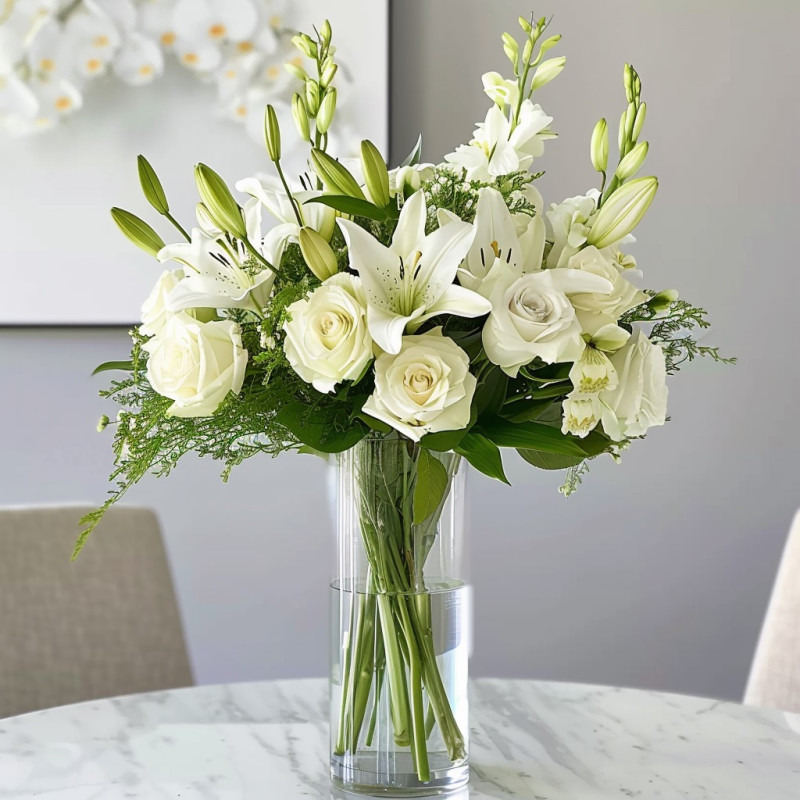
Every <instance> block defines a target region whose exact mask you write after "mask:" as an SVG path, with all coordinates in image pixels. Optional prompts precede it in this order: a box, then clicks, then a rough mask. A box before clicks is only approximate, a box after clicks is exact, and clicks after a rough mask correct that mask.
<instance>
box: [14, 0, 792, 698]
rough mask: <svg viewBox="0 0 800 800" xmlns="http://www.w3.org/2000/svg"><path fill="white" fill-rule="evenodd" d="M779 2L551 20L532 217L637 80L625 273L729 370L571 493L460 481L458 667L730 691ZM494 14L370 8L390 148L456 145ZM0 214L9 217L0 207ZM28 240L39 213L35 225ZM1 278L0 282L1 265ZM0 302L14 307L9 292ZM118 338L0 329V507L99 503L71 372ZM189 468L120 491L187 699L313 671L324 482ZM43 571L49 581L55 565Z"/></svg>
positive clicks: (755, 414)
mask: <svg viewBox="0 0 800 800" xmlns="http://www.w3.org/2000/svg"><path fill="white" fill-rule="evenodd" d="M793 6H794V4H790V3H789V2H787V3H785V4H779V3H777V2H775V3H770V2H763V1H762V2H760V3H758V4H755V3H750V4H745V3H743V2H741V0H739V2H737V3H736V4H730V3H725V4H723V3H722V2H712V1H711V0H704V1H703V2H699V1H698V0H693V1H692V2H689V0H680V1H679V2H676V0H673V1H672V2H670V3H655V2H641V0H636V2H634V0H627V1H626V2H623V1H622V0H613V1H612V2H609V1H607V2H603V3H596V2H590V0H581V1H580V2H570V3H568V4H567V3H564V2H562V3H558V4H553V3H551V5H550V7H549V8H544V7H543V8H542V9H541V13H546V12H554V13H555V20H554V23H553V29H554V30H556V31H560V32H562V33H563V34H564V42H563V46H562V48H561V52H563V53H564V54H566V55H567V56H568V68H567V71H566V72H565V73H564V74H563V75H562V76H561V77H560V78H559V79H558V81H556V82H555V83H554V84H553V85H551V86H550V87H548V88H547V89H545V90H544V92H542V98H541V102H542V104H543V105H544V107H545V109H546V110H547V111H548V112H549V113H551V114H552V115H553V116H554V117H555V122H554V123H553V126H554V127H555V128H556V130H558V131H559V132H560V133H561V136H560V138H559V139H558V140H557V141H555V142H552V143H550V146H549V148H548V152H547V154H546V159H545V161H544V162H543V163H544V168H546V169H548V174H547V175H546V176H545V178H543V179H542V190H543V192H544V194H545V200H546V201H548V202H553V201H556V200H560V199H562V198H563V197H565V196H566V195H569V194H576V193H581V192H583V191H585V189H587V188H589V186H591V185H592V184H591V182H592V181H593V175H592V173H591V169H590V167H589V164H588V156H587V150H588V139H589V135H590V133H591V129H592V126H593V124H594V122H595V121H596V119H597V118H598V117H600V116H601V115H606V116H608V117H609V118H616V117H617V116H618V112H619V111H620V110H621V103H622V101H623V96H622V88H621V72H622V64H623V63H624V61H625V60H626V59H627V60H631V61H632V62H633V63H634V64H635V65H636V67H637V68H638V69H639V71H640V73H641V74H642V78H643V82H644V90H645V95H646V99H647V100H648V104H649V108H650V114H649V117H648V125H647V136H648V138H649V139H650V140H651V143H652V150H651V153H652V156H651V160H650V165H651V168H652V170H653V171H654V172H656V173H657V174H659V175H660V176H661V178H662V188H661V191H660V194H659V197H658V198H657V202H656V205H655V206H654V208H653V209H652V210H651V212H650V215H649V217H648V219H647V220H646V222H645V223H644V224H643V225H642V227H641V229H640V234H641V235H640V243H639V244H638V245H637V247H636V250H635V252H636V256H637V258H638V259H639V263H640V265H641V266H642V268H643V269H644V271H645V276H646V277H647V278H648V285H652V286H656V287H662V286H664V287H667V286H670V287H671V286H676V287H679V288H680V289H681V290H682V292H683V293H684V294H685V296H687V297H689V298H691V299H692V300H694V301H696V302H697V303H699V304H702V305H706V306H708V307H710V309H711V310H712V311H713V320H714V323H715V328H714V332H713V341H714V342H715V343H718V344H720V345H721V346H723V347H724V348H725V350H726V351H728V352H731V353H735V354H737V355H738V356H739V357H740V364H739V366H738V367H735V368H723V367H717V366H715V365H713V364H708V363H699V364H694V365H690V366H689V367H687V369H686V371H685V372H684V373H683V374H681V375H680V376H678V377H677V378H676V379H675V380H674V381H673V383H672V389H671V402H670V412H671V415H672V418H673V422H672V423H671V424H670V425H668V426H667V427H666V428H663V429H659V430H656V431H654V432H653V433H652V435H651V436H650V437H648V441H647V443H639V444H638V445H637V446H635V447H633V448H632V449H631V451H630V452H629V453H628V454H627V455H626V456H625V458H624V460H623V463H622V464H621V465H615V464H613V463H612V462H611V461H610V460H609V461H604V462H602V463H597V464H596V466H594V467H593V468H592V471H591V473H590V475H589V476H588V478H587V479H586V481H585V483H584V486H583V487H582V488H581V490H580V491H579V492H578V494H577V495H575V496H574V497H572V498H570V499H569V500H565V499H564V498H562V497H561V496H560V495H559V494H558V493H557V491H556V488H557V486H558V485H559V482H560V476H558V475H555V474H546V473H537V472H533V471H532V470H529V469H527V468H526V467H525V465H523V464H521V463H519V462H514V463H513V464H512V465H511V466H510V469H509V473H510V477H511V479H512V482H513V483H514V487H513V488H511V489H508V488H506V487H503V486H501V485H499V484H494V483H491V482H490V481H488V480H485V479H483V478H482V477H475V478H474V480H473V481H472V484H471V487H472V531H473V565H474V566H473V577H474V584H475V588H476V595H477V601H476V652H475V657H474V661H473V666H474V672H475V673H476V674H479V675H480V674H482V675H487V674H494V675H501V676H512V675H513V676H534V677H540V678H550V679H563V680H579V681H595V682H602V683H612V684H628V685H633V686H644V687H652V688H658V689H667V690H673V691H681V692H688V693H697V694H706V695H714V696H721V697H730V698H738V697H739V696H740V695H741V692H742V689H743V685H744V680H745V676H746V674H747V670H748V667H749V662H750V659H751V656H752V651H753V647H754V644H755V640H756V636H757V632H758V628H759V624H760V620H761V617H762V615H763V612H764V607H765V604H766V601H767V597H768V592H769V588H770V585H771V582H772V578H773V575H774V571H775V568H776V565H777V562H778V559H779V555H780V549H781V546H782V543H783V540H784V538H785V534H786V530H787V528H788V524H789V521H790V518H791V515H792V513H793V511H794V509H795V507H796V506H797V505H799V504H800V491H798V486H797V478H796V471H795V464H796V458H795V453H796V452H797V449H798V445H800V437H798V432H797V414H796V398H797V396H798V390H800V378H798V358H797V354H796V347H795V343H796V340H797V336H796V332H795V329H794V323H795V320H796V319H797V313H796V298H797V297H800V278H799V277H798V267H797V263H796V262H797V258H796V255H795V253H794V250H795V245H794V243H793V241H792V240H793V235H794V230H795V229H796V226H797V222H796V220H797V219H798V210H799V209H798V201H797V199H796V193H795V185H796V183H797V167H798V159H797V153H796V149H795V148H796V143H797V142H798V141H800V130H799V129H798V128H799V127H800V126H799V125H798V118H797V115H796V111H795V110H794V108H793V100H794V97H795V88H794V87H796V86H797V82H798V78H799V77H800V76H799V75H798V71H799V69H798V62H797V60H796V59H795V57H794V50H793V48H794V46H795V40H794V38H795V34H794V31H795V30H796V29H797V24H798V22H800V13H798V11H793V10H790V9H792V8H793ZM520 11H523V12H524V11H525V9H524V8H523V7H522V6H520V5H519V4H518V3H511V2H508V0H503V1H502V2H501V1H500V0H495V2H493V3H491V4H490V5H489V4H486V3H485V2H482V1H481V0H458V1H456V0H436V2H433V3H423V2H421V0H413V1H412V0H398V2H395V3H394V11H393V26H394V48H395V55H394V63H393V86H392V89H393V93H394V105H393V126H392V133H393V137H394V150H395V152H394V156H395V157H400V156H402V155H404V154H405V151H407V149H409V147H410V146H411V144H412V143H413V141H414V139H415V138H416V134H417V132H418V131H419V130H421V131H422V132H423V134H424V136H425V143H426V157H427V158H428V159H430V160H436V159H437V158H439V157H440V156H441V155H442V154H443V153H444V152H446V151H447V150H448V149H451V148H452V146H453V145H455V144H456V143H457V142H459V141H465V140H467V139H469V137H470V134H471V131H472V126H473V122H474V121H475V120H477V119H479V118H481V117H482V116H483V114H484V113H485V109H486V102H485V100H484V98H483V96H482V93H481V87H480V74H481V73H482V72H483V71H485V70H487V69H503V68H504V59H503V56H502V52H501V50H500V47H499V44H498V37H499V34H500V33H501V32H502V30H503V29H506V28H510V27H511V26H513V25H515V20H516V16H517V14H518V13H519V12H520ZM2 193H3V196H4V200H7V199H8V197H9V189H8V187H3V189H2ZM45 222H46V221H45ZM9 268H10V267H9V266H8V265H7V264H4V265H3V266H2V267H0V269H2V270H5V269H9ZM6 302H13V298H10V299H7V300H6ZM125 338H126V337H125V332H124V331H120V330H53V329H50V330H47V329H45V330H11V329H8V330H0V376H2V378H1V380H2V392H0V447H2V451H1V453H2V458H1V459H0V503H31V502H44V501H46V502H55V501H75V500H92V501H100V500H101V499H102V497H103V492H104V486H105V479H106V473H107V470H108V468H109V465H110V454H109V450H108V445H109V441H108V439H109V437H108V435H107V434H106V435H97V434H95V433H93V426H94V423H95V421H96V418H97V417H98V416H99V414H100V413H102V412H103V411H107V410H108V409H106V408H105V406H104V405H103V403H102V402H101V401H100V400H99V399H98V398H97V397H96V390H97V388H98V386H99V385H100V384H101V381H99V380H98V379H92V378H90V377H89V373H90V371H91V369H92V368H93V366H94V365H95V364H96V363H98V362H100V361H102V360H106V359H109V358H114V357H121V356H123V355H124V353H125V348H126V341H125ZM218 471H219V470H218V466H217V465H216V464H214V463H212V462H203V461H200V460H195V461H192V462H189V463H187V464H186V465H185V466H183V467H182V468H180V469H178V471H176V472H175V473H174V474H173V476H172V477H171V478H170V479H169V480H167V481H155V480H148V481H146V482H145V483H144V484H143V485H141V487H140V488H138V489H137V490H136V491H135V492H134V493H133V494H132V495H131V496H130V498H129V500H130V502H136V503H141V504H148V505H151V506H153V507H154V508H156V509H157V510H158V512H159V513H160V515H161V519H162V521H163V524H164V528H165V531H166V538H167V545H168V548H169V553H170V556H171V560H172V564H173V570H174V574H175V580H176V583H177V587H178V592H179V595H180V602H181V607H182V611H183V615H184V619H185V624H186V629H187V634H188V638H189V643H190V648H191V655H192V659H193V663H194V666H195V670H196V675H197V679H198V680H199V681H200V682H212V681H225V680H240V679H250V678H257V677H277V676H290V675H297V676H300V675H314V674H323V673H324V672H325V670H326V658H327V615H326V603H327V591H326V583H327V578H328V573H329V565H330V561H329V555H330V548H329V545H330V542H331V533H330V526H329V522H328V518H327V511H326V505H325V500H326V497H325V495H326V482H325V472H324V469H323V466H322V464H321V463H319V462H318V461H316V460H314V459H312V458H310V457H299V456H298V457H290V456H287V457H283V458H280V459H278V460H276V461H268V460H261V461H252V462H250V463H248V464H245V465H244V466H243V467H241V468H239V469H238V470H237V471H236V472H234V475H233V477H232V479H231V481H230V483H229V484H228V485H227V486H221V485H218V482H217V473H218ZM68 568H69V567H68V566H67V565H65V569H68Z"/></svg>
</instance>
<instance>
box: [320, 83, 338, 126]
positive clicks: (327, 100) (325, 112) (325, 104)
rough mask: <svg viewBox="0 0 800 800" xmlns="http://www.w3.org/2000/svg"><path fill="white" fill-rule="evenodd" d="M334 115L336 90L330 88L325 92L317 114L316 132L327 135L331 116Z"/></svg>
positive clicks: (331, 120) (331, 119)
mask: <svg viewBox="0 0 800 800" xmlns="http://www.w3.org/2000/svg"><path fill="white" fill-rule="evenodd" d="M335 113H336V89H334V88H333V87H331V88H330V89H328V91H327V92H325V97H323V98H322V103H320V106H319V111H318V112H317V130H318V131H319V132H320V133H327V132H328V128H330V126H331V123H332V122H333V115H334V114H335Z"/></svg>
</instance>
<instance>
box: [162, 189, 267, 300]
mask: <svg viewBox="0 0 800 800" xmlns="http://www.w3.org/2000/svg"><path fill="white" fill-rule="evenodd" d="M245 217H246V223H247V234H248V239H250V241H251V243H252V244H253V246H254V247H255V248H256V249H257V250H260V252H261V253H262V255H264V256H265V257H267V258H268V256H267V251H266V247H265V245H264V243H262V237H261V207H260V206H258V205H256V204H253V205H252V206H250V207H249V208H247V209H245ZM158 260H159V261H161V262H164V261H177V262H178V263H179V264H182V265H183V266H184V268H185V271H186V277H185V278H184V279H183V280H182V281H180V282H179V283H178V285H177V286H176V287H175V288H174V289H173V290H172V291H171V292H170V294H169V298H168V300H167V307H168V310H169V311H171V312H174V311H181V310H184V309H192V308H244V309H249V310H250V311H256V312H259V311H260V310H261V308H263V306H264V305H265V304H266V302H267V299H268V298H269V295H270V293H271V292H272V285H273V283H274V282H275V273H274V272H272V271H271V270H270V269H268V268H267V267H263V265H261V264H259V263H257V262H256V263H254V259H253V258H252V256H251V255H250V254H249V253H248V252H247V250H246V249H245V247H244V245H242V244H241V243H237V244H236V247H234V246H232V245H230V244H227V243H226V244H223V243H222V240H221V239H213V238H211V237H210V236H208V235H207V234H206V233H204V232H203V231H202V230H201V229H200V228H192V240H191V242H181V243H179V244H171V245H167V246H166V247H164V248H162V249H161V250H160V251H159V253H158ZM261 267H263V268H261Z"/></svg>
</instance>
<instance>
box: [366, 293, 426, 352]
mask: <svg viewBox="0 0 800 800" xmlns="http://www.w3.org/2000/svg"><path fill="white" fill-rule="evenodd" d="M421 314H422V309H421V308H416V309H414V311H413V312H412V313H411V315H410V316H407V317H403V316H400V315H399V314H395V313H394V312H393V311H390V310H388V309H386V308H381V307H380V306H374V305H369V306H367V328H368V329H369V333H370V336H372V339H373V341H374V342H375V344H377V345H378V347H380V348H381V349H382V350H385V351H386V352H387V353H391V354H392V355H397V354H398V353H399V352H400V348H401V347H402V346H403V333H404V332H405V329H406V325H408V324H409V323H411V322H413V321H414V319H416V318H418V317H419V316H420V315H421Z"/></svg>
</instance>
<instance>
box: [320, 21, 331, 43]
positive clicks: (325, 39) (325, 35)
mask: <svg viewBox="0 0 800 800" xmlns="http://www.w3.org/2000/svg"><path fill="white" fill-rule="evenodd" d="M331 36H333V31H332V30H331V23H330V20H327V19H326V20H325V22H323V23H322V27H321V28H320V29H319V38H320V39H322V43H323V44H324V45H326V46H327V45H329V44H330V43H331Z"/></svg>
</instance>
